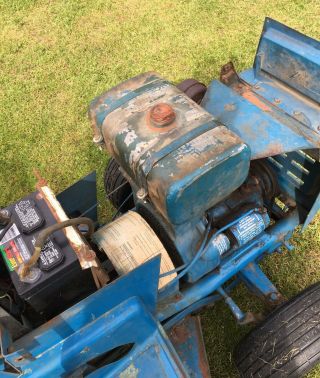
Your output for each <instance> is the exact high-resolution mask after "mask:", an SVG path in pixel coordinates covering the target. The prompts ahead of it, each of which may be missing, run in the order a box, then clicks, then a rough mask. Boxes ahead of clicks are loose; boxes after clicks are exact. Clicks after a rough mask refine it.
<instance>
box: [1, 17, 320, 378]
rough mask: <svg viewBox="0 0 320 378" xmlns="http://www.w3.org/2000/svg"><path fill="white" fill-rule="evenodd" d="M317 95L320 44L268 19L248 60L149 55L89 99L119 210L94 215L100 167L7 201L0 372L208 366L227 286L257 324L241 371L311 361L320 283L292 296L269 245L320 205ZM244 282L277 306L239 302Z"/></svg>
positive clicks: (291, 368)
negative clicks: (193, 61) (207, 322)
mask: <svg viewBox="0 0 320 378" xmlns="http://www.w3.org/2000/svg"><path fill="white" fill-rule="evenodd" d="M319 103H320V43H319V42H318V41H316V40H313V39H311V38H309V37H307V36H304V35H302V34H300V33H298V32H297V31H294V30H292V29H290V28H288V27H286V26H284V25H282V24H280V23H278V22H276V21H274V20H272V19H266V21H265V24H264V28H263V32H262V35H261V39H260V42H259V46H258V49H257V53H256V56H255V60H254V65H253V67H252V68H250V69H248V70H246V71H244V72H241V73H237V71H236V69H235V67H234V65H233V64H232V63H231V62H230V63H227V64H225V65H224V66H223V67H222V69H221V75H220V79H219V80H213V81H212V82H211V83H210V85H209V86H208V88H207V87H206V86H205V85H204V84H201V83H199V82H197V81H196V80H194V79H187V80H185V81H183V82H182V83H180V84H178V85H174V84H172V83H170V82H169V81H167V80H165V79H163V78H162V77H161V76H159V75H158V74H157V73H154V72H148V73H144V74H141V75H139V76H137V77H134V78H132V79H129V80H127V81H125V82H123V83H121V84H119V85H117V86H116V87H114V88H112V89H110V90H108V91H107V92H105V93H103V94H102V95H101V96H99V97H97V98H96V99H94V100H93V101H92V103H91V104H90V107H89V118H90V121H91V125H92V129H93V141H94V143H95V144H96V145H97V146H98V147H99V148H101V149H106V150H107V152H108V154H109V156H111V158H110V160H109V163H108V165H107V168H106V172H105V177H104V184H105V189H106V194H107V198H108V199H109V200H110V201H111V202H112V204H113V205H114V207H115V208H116V213H115V215H114V217H113V219H112V220H111V221H110V222H108V223H106V224H101V223H99V222H98V219H97V199H96V176H95V173H91V174H89V175H88V176H87V177H85V178H83V179H82V180H80V181H79V182H77V183H76V184H74V185H73V186H71V187H69V188H68V189H66V190H65V191H63V192H62V193H60V194H59V195H57V196H56V195H55V194H54V193H53V192H52V190H51V189H50V187H49V186H48V184H47V182H46V181H45V180H44V179H43V178H42V177H39V179H38V183H37V189H36V191H35V192H33V193H31V194H30V195H28V196H26V197H25V198H23V199H21V200H19V201H17V202H15V203H13V204H11V205H9V206H7V207H4V208H3V209H2V210H1V212H0V214H1V216H0V224H1V230H0V249H1V255H2V257H1V264H0V270H1V276H0V289H1V292H0V323H1V326H0V347H1V355H0V377H12V378H13V377H20V376H23V377H34V378H35V377H90V378H94V377H122V378H124V377H208V376H210V370H209V367H208V362H207V359H206V353H205V348H204V343H203V338H202V333H201V324H200V319H199V311H200V310H201V309H203V308H205V307H207V306H212V305H213V304H214V303H215V302H217V301H219V300H221V301H224V302H225V303H226V305H227V306H229V308H230V311H231V312H232V314H233V315H234V318H235V321H236V322H238V324H239V326H240V325H244V324H250V323H254V324H255V328H253V330H252V331H251V332H250V333H249V334H248V335H247V336H246V337H245V338H244V339H243V340H242V341H241V342H240V344H239V345H238V347H237V348H236V351H235V353H234V360H235V364H236V366H237V368H238V370H239V374H240V376H241V377H254V378H255V377H257V378H264V377H301V376H303V375H304V374H306V373H307V372H308V371H310V370H311V369H312V368H313V367H314V366H316V365H317V363H319V361H320V284H315V285H314V286H312V287H310V288H307V289H306V290H305V291H303V292H302V293H300V294H299V295H298V296H297V297H295V298H292V299H291V300H290V301H286V299H285V298H284V297H283V296H282V295H281V293H280V292H279V291H278V290H277V288H276V287H275V285H274V284H273V283H272V282H271V281H270V279H269V278H268V277H267V276H266V274H265V273H264V272H263V271H262V269H261V261H262V259H263V258H264V257H266V256H267V255H269V254H272V253H274V252H282V251H283V250H284V249H287V250H288V251H289V253H290V251H291V250H292V245H291V244H290V238H291V237H292V234H293V232H294V230H295V229H296V227H297V226H300V229H301V230H302V231H303V230H304V229H305V228H306V227H307V226H308V225H309V224H310V222H311V221H312V220H313V219H314V217H315V216H316V214H317V212H318V210H319V208H320V153H319V151H320V107H319ZM310 263H312V262H310ZM240 283H243V284H244V285H245V287H246V289H247V290H248V292H250V293H252V294H254V295H256V296H258V297H260V298H261V299H262V300H263V301H265V302H266V303H267V304H268V305H269V307H270V308H272V309H271V310H270V314H269V315H266V314H260V313H254V312H244V311H243V310H241V308H240V307H239V305H238V304H237V303H236V302H235V300H234V298H233V297H232V296H233V289H234V288H235V287H236V286H237V285H238V284H240Z"/></svg>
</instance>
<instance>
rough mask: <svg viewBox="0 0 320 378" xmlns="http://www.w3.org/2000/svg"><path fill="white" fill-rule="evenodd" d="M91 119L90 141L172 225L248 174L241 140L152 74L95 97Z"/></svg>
mask: <svg viewBox="0 0 320 378" xmlns="http://www.w3.org/2000/svg"><path fill="white" fill-rule="evenodd" d="M89 116H90V119H91V123H92V126H93V129H94V134H95V137H94V140H95V141H96V142H97V143H102V144H105V146H106V147H107V150H108V151H109V153H110V154H111V155H112V156H113V157H114V158H115V159H116V160H117V162H118V163H119V164H120V166H121V168H122V169H123V171H124V173H125V174H126V176H127V178H128V179H129V181H130V182H131V184H132V186H133V187H134V188H136V189H135V190H138V189H140V192H139V193H144V194H145V196H146V197H148V199H149V200H150V202H151V203H152V204H153V205H154V206H155V208H156V209H157V210H158V212H160V213H161V214H162V216H163V217H164V218H165V219H167V220H168V221H169V222H170V223H172V224H176V225H178V224H183V223H184V222H187V221H189V220H190V219H193V218H195V217H201V216H202V215H203V214H204V212H205V211H206V210H208V209H209V208H211V207H212V206H214V205H215V204H217V203H218V202H220V201H222V200H223V199H224V198H226V197H227V196H229V194H231V193H232V192H233V191H234V190H235V189H237V188H238V187H239V186H240V185H241V184H242V183H243V182H244V180H245V179H246V177H247V175H248V170H249V163H250V150H249V147H248V146H247V145H246V144H245V143H244V142H243V141H242V140H241V138H240V137H238V136H237V135H236V134H234V133H233V132H232V131H230V130H229V129H228V128H227V127H225V126H224V125H222V124H220V123H218V122H217V121H216V120H215V119H214V117H213V116H212V115H211V114H209V113H208V112H207V111H205V110H204V109H203V108H202V107H201V106H199V105H197V104H196V103H195V102H194V101H192V100H191V99H190V98H189V97H187V96H186V95H185V94H184V93H182V92H181V91H180V90H179V89H178V88H177V87H176V86H174V85H173V84H171V83H170V82H168V81H167V80H164V79H163V78H161V77H160V76H159V75H157V74H156V73H152V72H149V73H145V74H142V75H139V76H137V77H135V78H133V79H130V80H128V81H126V82H124V83H122V84H120V85H118V86H116V87H114V88H112V89H111V90H109V91H107V92H106V93H104V94H102V95H101V96H99V97H97V98H96V99H95V100H94V101H93V102H92V103H91V105H90V110H89Z"/></svg>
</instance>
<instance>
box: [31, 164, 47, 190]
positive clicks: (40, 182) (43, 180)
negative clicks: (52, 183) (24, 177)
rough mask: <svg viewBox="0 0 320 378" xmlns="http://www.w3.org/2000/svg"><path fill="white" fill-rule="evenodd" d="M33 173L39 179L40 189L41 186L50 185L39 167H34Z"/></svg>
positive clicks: (38, 185)
mask: <svg viewBox="0 0 320 378" xmlns="http://www.w3.org/2000/svg"><path fill="white" fill-rule="evenodd" d="M33 174H34V176H35V178H36V179H37V183H36V188H37V189H40V188H41V187H43V186H47V185H48V182H47V180H46V179H45V178H43V177H42V176H41V173H40V171H39V170H38V169H34V170H33Z"/></svg>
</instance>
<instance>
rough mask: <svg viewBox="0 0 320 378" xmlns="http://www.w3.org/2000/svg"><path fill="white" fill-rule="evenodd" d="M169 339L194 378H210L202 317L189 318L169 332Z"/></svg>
mask: <svg viewBox="0 0 320 378" xmlns="http://www.w3.org/2000/svg"><path fill="white" fill-rule="evenodd" d="M168 335H169V338H170V340H171V342H172V344H173V346H174V347H175V349H176V351H177V353H178V355H179V357H180V358H181V360H182V361H183V362H184V364H185V368H186V370H187V372H188V373H189V375H190V377H192V378H209V377H210V370H209V365H208V360H207V355H206V351H205V347H204V341H203V336H202V331H201V320H200V316H187V317H186V318H185V319H184V320H183V321H182V322H180V323H179V324H178V325H176V326H174V327H172V328H171V329H170V330H169V331H168Z"/></svg>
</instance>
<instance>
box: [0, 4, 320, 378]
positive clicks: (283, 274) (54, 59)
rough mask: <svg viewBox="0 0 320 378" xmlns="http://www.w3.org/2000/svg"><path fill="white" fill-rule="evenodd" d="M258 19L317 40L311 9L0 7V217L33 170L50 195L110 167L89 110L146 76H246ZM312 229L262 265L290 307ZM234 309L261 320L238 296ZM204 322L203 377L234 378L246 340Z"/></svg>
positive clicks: (208, 315)
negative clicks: (96, 142)
mask: <svg viewBox="0 0 320 378" xmlns="http://www.w3.org/2000/svg"><path fill="white" fill-rule="evenodd" d="M265 16H270V17H273V18H275V19H277V20H279V21H282V22H284V23H286V24H288V25H289V26H291V27H293V28H296V29H298V30H299V31H301V32H303V33H306V34H308V35H310V36H313V37H314V38H317V39H319V38H320V7H319V1H318V0H310V1H308V0H282V1H280V0H262V1H249V0H238V1H231V2H230V1H229V2H226V1H222V0H215V1H208V0H198V1H197V0H193V1H191V0H190V1H168V0H155V1H150V0H149V1H147V0H142V1H140V0H128V1H108V0H78V1H71V0H69V1H63V0H51V1H50V0H47V1H44V0H42V1H31V0H9V1H8V0H0V127H1V134H0V156H1V157H0V183H1V184H0V205H5V204H7V203H10V202H11V201H14V200H16V199H18V198H19V197H21V196H23V195H25V194H26V193H28V192H30V191H32V190H33V189H34V184H35V178H34V177H33V173H32V171H33V168H37V169H39V170H40V171H41V173H42V175H43V176H44V177H46V178H47V180H48V182H49V183H50V186H51V187H52V188H53V189H54V190H55V191H56V192H58V191H60V190H62V189H63V188H65V187H67V186H68V185H69V184H71V183H73V182H74V181H75V180H77V179H79V178H80V177H82V176H83V175H85V174H86V173H88V172H90V171H91V170H93V169H96V170H97V171H98V174H99V175H100V177H101V174H102V171H103V169H104V166H105V164H106V161H107V156H106V155H105V153H103V152H100V151H98V150H97V149H96V148H95V147H94V146H93V145H92V143H91V138H92V135H91V130H90V126H89V123H88V121H87V116H86V111H87V106H88V104H89V102H90V100H91V99H93V98H94V97H95V96H96V95H98V94H100V93H101V92H102V91H104V90H106V89H107V88H110V87H111V86H113V85H115V84H117V83H119V82H120V81H123V80H125V79H127V78H130V77H132V76H134V75H136V74H139V73H141V72H144V71H150V70H154V71H158V72H159V73H161V74H162V75H163V76H165V77H166V78H168V79H170V80H172V81H174V82H178V81H180V80H182V79H184V78H186V77H195V78H196V79H198V80H200V81H203V82H205V83H209V81H210V80H211V79H212V78H213V77H217V76H218V74H219V69H220V66H221V65H222V64H224V63H226V62H228V61H229V60H233V61H234V63H235V65H236V67H237V69H238V70H242V69H244V68H246V67H249V66H250V65H251V64H252V61H253V57H254V54H255V49H256V46H257V43H258V38H259V35H260V32H261V28H262V24H263V20H264V17H265ZM101 187H102V185H101V179H100V180H99V190H100V197H101V198H102V194H101V193H102V189H101ZM109 210H110V209H109ZM104 213H105V211H104ZM107 213H110V211H107ZM105 215H106V214H105ZM319 227H320V223H319V221H318V222H315V223H313V225H312V226H311V227H310V228H309V229H308V231H306V232H305V233H304V234H303V235H302V236H301V235H297V237H296V238H295V240H294V244H295V245H296V250H295V251H294V252H293V253H290V254H289V253H284V254H283V255H277V256H274V257H271V258H269V259H268V261H266V263H265V264H264V265H265V270H266V272H267V273H268V275H269V276H270V277H271V278H272V279H273V280H274V281H275V283H276V284H277V285H278V287H279V289H281V291H282V292H283V293H284V294H285V295H287V296H288V297H290V296H292V295H294V294H296V293H297V292H298V291H299V290H301V289H303V288H304V287H306V286H308V285H310V284H312V283H313V282H316V281H317V280H319V279H320V269H319V268H320V261H319V247H320V235H319ZM236 299H237V301H238V303H239V304H240V305H241V306H242V307H243V308H244V309H247V310H249V309H253V310H255V309H257V308H260V307H259V305H258V302H257V301H256V300H255V299H253V298H251V297H249V298H248V296H247V293H246V291H245V289H244V288H239V290H237V293H236ZM202 318H203V324H204V330H205V339H206V344H207V349H208V358H209V362H210V366H211V371H212V374H213V375H214V376H215V377H235V376H236V372H235V368H234V366H233V363H232V358H231V354H232V350H233V348H234V346H235V344H236V343H237V341H238V340H239V339H240V337H241V336H242V335H243V334H244V333H246V332H247V330H248V329H246V328H241V327H238V326H237V325H236V324H235V322H234V321H233V319H232V317H231V315H230V312H229V310H228V309H226V308H225V306H224V305H223V304H219V305H217V306H216V307H215V308H213V309H210V310H207V311H206V312H204V313H203V317H202ZM310 377H320V368H318V370H316V371H315V372H314V373H312V374H311V375H310Z"/></svg>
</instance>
